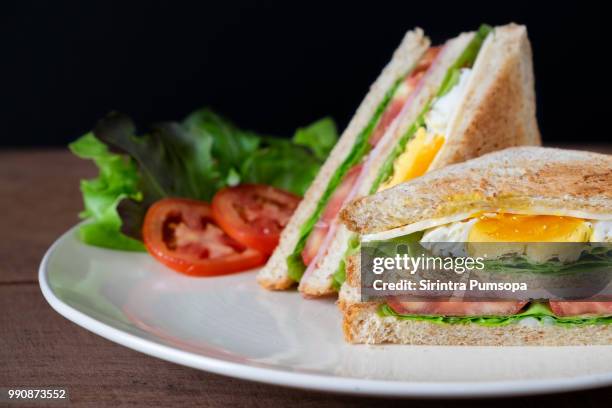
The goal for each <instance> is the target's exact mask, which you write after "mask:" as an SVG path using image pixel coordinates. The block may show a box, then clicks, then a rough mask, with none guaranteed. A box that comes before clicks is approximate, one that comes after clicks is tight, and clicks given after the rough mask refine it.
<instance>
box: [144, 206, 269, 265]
mask: <svg viewBox="0 0 612 408" xmlns="http://www.w3.org/2000/svg"><path fill="white" fill-rule="evenodd" d="M142 236H143V240H144V244H145V246H146V248H147V250H148V251H149V253H150V254H151V255H152V256H153V257H154V258H155V259H157V260H158V261H159V262H161V263H163V264H164V265H166V266H168V267H169V268H172V269H174V270H175V271H178V272H182V273H185V274H187V275H197V276H213V275H223V274H228V273H233V272H239V271H244V270H247V269H252V268H255V267H257V266H259V265H262V264H263V263H264V262H265V261H266V256H265V255H264V254H262V253H261V252H258V251H256V250H254V249H251V248H247V247H246V246H244V245H243V244H240V243H239V242H237V241H236V240H234V239H233V238H231V237H230V236H228V235H227V234H226V233H225V232H223V230H222V229H221V228H219V226H218V225H217V224H216V223H215V221H214V220H213V217H212V211H211V209H210V205H209V204H208V203H205V202H202V201H196V200H188V199H184V198H166V199H163V200H160V201H157V202H156V203H154V204H153V205H152V206H151V207H150V208H149V210H148V211H147V214H146V215H145V220H144V224H143V227H142Z"/></svg>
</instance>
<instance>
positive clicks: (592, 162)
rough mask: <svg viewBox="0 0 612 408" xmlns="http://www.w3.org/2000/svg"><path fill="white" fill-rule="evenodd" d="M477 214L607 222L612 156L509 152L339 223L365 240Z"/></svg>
mask: <svg viewBox="0 0 612 408" xmlns="http://www.w3.org/2000/svg"><path fill="white" fill-rule="evenodd" d="M480 211H489V212H493V211H508V212H512V211H515V212H516V211H521V212H527V213H539V214H559V215H574V216H582V217H583V218H593V219H612V156H610V155H605V154H599V153H591V152H586V151H578V150H563V149H556V148H546V147H534V146H531V147H514V148H509V149H506V150H503V151H500V152H494V153H489V154H486V155H484V156H482V157H480V158H478V159H473V160H470V161H468V162H464V163H460V164H455V165H451V166H448V167H445V168H443V169H440V170H437V171H434V172H431V173H428V174H425V175H424V176H422V177H419V178H417V179H414V180H412V181H410V182H408V183H403V184H400V185H398V186H395V187H393V188H391V189H388V190H385V191H382V192H379V193H377V194H374V195H371V196H368V197H364V198H360V199H358V200H355V201H353V202H351V203H350V204H349V205H347V206H346V207H345V208H344V209H343V210H342V211H341V213H340V217H341V218H342V220H343V221H344V222H345V224H346V225H347V226H348V228H349V229H350V230H352V231H355V232H359V233H360V234H371V233H375V232H380V231H387V230H391V229H393V228H396V227H400V226H406V225H410V224H413V223H416V222H419V221H424V220H429V219H436V218H442V217H447V216H453V215H456V214H461V213H476V212H480Z"/></svg>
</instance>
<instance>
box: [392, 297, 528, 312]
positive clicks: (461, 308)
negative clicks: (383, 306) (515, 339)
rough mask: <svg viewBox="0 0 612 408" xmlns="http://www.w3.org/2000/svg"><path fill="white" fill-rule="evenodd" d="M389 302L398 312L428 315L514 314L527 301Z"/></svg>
mask: <svg viewBox="0 0 612 408" xmlns="http://www.w3.org/2000/svg"><path fill="white" fill-rule="evenodd" d="M387 304H388V305H389V306H390V307H391V309H393V310H394V311H395V312H396V313H399V314H406V315H426V316H512V315H515V314H517V313H518V312H519V311H520V310H521V309H522V308H523V306H525V305H526V304H527V302H519V301H498V302H461V301H444V300H435V301H415V302H404V301H399V300H395V299H394V300H388V301H387Z"/></svg>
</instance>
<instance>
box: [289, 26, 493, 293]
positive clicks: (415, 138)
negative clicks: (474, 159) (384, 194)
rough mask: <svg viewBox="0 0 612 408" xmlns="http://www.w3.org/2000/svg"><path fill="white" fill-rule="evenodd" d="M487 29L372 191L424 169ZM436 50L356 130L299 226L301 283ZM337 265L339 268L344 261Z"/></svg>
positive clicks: (295, 259) (295, 273)
mask: <svg viewBox="0 0 612 408" xmlns="http://www.w3.org/2000/svg"><path fill="white" fill-rule="evenodd" d="M490 31H491V28H490V27H489V26H482V27H481V29H480V30H479V31H478V33H477V34H476V35H475V36H474V39H473V40H472V41H471V42H470V43H469V44H468V46H467V48H466V49H465V50H464V52H463V53H462V54H461V56H460V57H459V58H458V59H457V61H455V63H454V64H453V65H452V66H451V67H450V68H449V70H448V72H447V74H446V76H445V78H444V80H443V82H442V84H441V86H440V89H439V91H438V93H437V97H436V98H435V100H434V102H433V103H431V102H430V103H428V104H427V105H426V106H425V108H424V110H423V112H422V113H421V114H420V116H419V118H418V119H417V121H416V122H415V123H414V124H412V126H411V127H410V128H409V129H408V131H407V132H406V133H405V134H404V135H403V136H402V137H401V138H400V140H399V142H398V145H397V146H396V148H395V149H394V150H393V151H392V153H391V155H390V156H389V157H388V158H387V160H386V161H385V163H384V165H383V167H382V169H381V171H380V172H379V174H378V175H377V178H376V180H375V182H374V184H373V186H372V190H373V191H376V190H377V189H378V188H379V186H381V184H383V183H384V187H381V188H388V187H390V186H392V185H394V183H395V184H397V183H400V182H402V181H405V180H408V179H410V178H414V177H418V176H420V175H422V174H423V173H425V172H426V171H427V170H428V168H429V167H430V165H431V163H432V162H433V160H434V159H435V157H436V155H437V153H438V151H439V150H440V149H441V147H442V146H443V144H444V140H445V131H446V127H447V126H448V123H449V122H450V117H451V114H452V112H454V110H455V108H456V106H457V105H458V104H459V102H460V101H461V99H462V95H463V92H462V91H463V89H464V87H465V84H466V83H467V80H468V78H469V74H470V68H471V67H472V65H473V64H474V61H475V60H476V57H477V55H478V52H479V50H480V48H481V46H482V43H483V42H484V39H485V38H486V36H487V35H488V34H489V32H490ZM439 52H440V48H439V47H434V48H431V49H429V50H428V51H427V52H426V53H425V55H424V56H423V57H422V58H421V60H420V61H419V63H418V64H417V66H416V67H414V68H413V69H412V70H411V71H410V72H409V73H408V74H406V75H405V76H404V77H402V78H400V79H398V80H397V81H396V83H395V85H394V86H393V87H392V89H391V90H389V92H388V93H387V97H386V98H385V99H384V100H383V102H382V103H381V104H380V106H379V107H378V109H377V111H376V114H375V115H374V117H373V118H372V119H371V120H370V122H369V124H368V126H366V128H365V129H364V130H363V131H362V132H361V133H360V135H359V137H358V138H357V139H358V140H357V142H356V143H355V145H354V147H353V150H352V151H351V153H350V154H349V156H348V157H347V159H346V160H345V162H344V163H342V164H341V165H340V166H339V168H338V169H337V170H336V172H335V173H334V175H333V176H332V178H331V180H330V183H329V184H328V186H327V188H326V190H325V192H324V194H323V196H322V198H321V200H320V202H319V203H318V206H317V209H316V210H315V212H314V213H313V214H312V215H311V217H310V218H309V219H308V220H307V221H306V222H305V223H304V225H303V226H302V228H301V229H300V238H299V240H298V243H297V245H296V247H295V249H294V251H293V253H292V254H291V255H289V256H288V257H287V267H288V275H289V277H290V278H291V279H293V280H295V281H296V282H299V281H300V279H301V277H302V275H303V273H304V271H305V270H306V268H307V267H309V265H312V266H311V267H310V269H312V267H313V266H314V264H313V262H315V259H316V258H317V257H318V256H319V255H320V254H321V253H322V251H325V246H326V242H327V241H328V240H329V239H330V237H332V236H333V234H334V228H333V226H334V225H335V224H336V223H337V222H338V220H337V217H338V213H339V212H340V209H341V208H342V206H343V205H344V204H345V203H346V202H347V201H349V200H350V199H352V198H353V197H352V194H354V192H355V191H356V186H357V184H358V183H359V180H360V175H361V172H362V170H363V168H364V166H363V163H364V162H365V160H367V155H368V153H369V152H370V150H371V149H372V147H374V146H375V145H376V143H378V142H379V141H380V139H381V138H382V136H383V135H384V134H385V132H386V131H387V130H388V128H389V126H390V125H391V123H392V122H393V121H394V119H395V118H396V117H397V116H398V115H399V113H400V112H401V111H402V109H404V107H405V106H407V104H409V103H410V96H411V95H413V94H415V93H416V92H417V90H418V88H419V87H420V86H421V85H422V79H423V77H424V76H425V75H426V73H427V71H428V70H429V69H430V68H431V66H432V64H433V62H434V60H435V58H436V56H437V55H438V53H439ZM340 268H341V269H343V265H340Z"/></svg>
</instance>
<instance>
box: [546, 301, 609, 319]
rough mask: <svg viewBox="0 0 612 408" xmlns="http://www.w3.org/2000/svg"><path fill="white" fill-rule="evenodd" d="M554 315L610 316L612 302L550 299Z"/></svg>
mask: <svg viewBox="0 0 612 408" xmlns="http://www.w3.org/2000/svg"><path fill="white" fill-rule="evenodd" d="M549 303H550V309H551V310H552V311H553V313H554V314H555V316H559V317H566V316H612V302H578V301H575V302H555V301H550V302H549Z"/></svg>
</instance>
